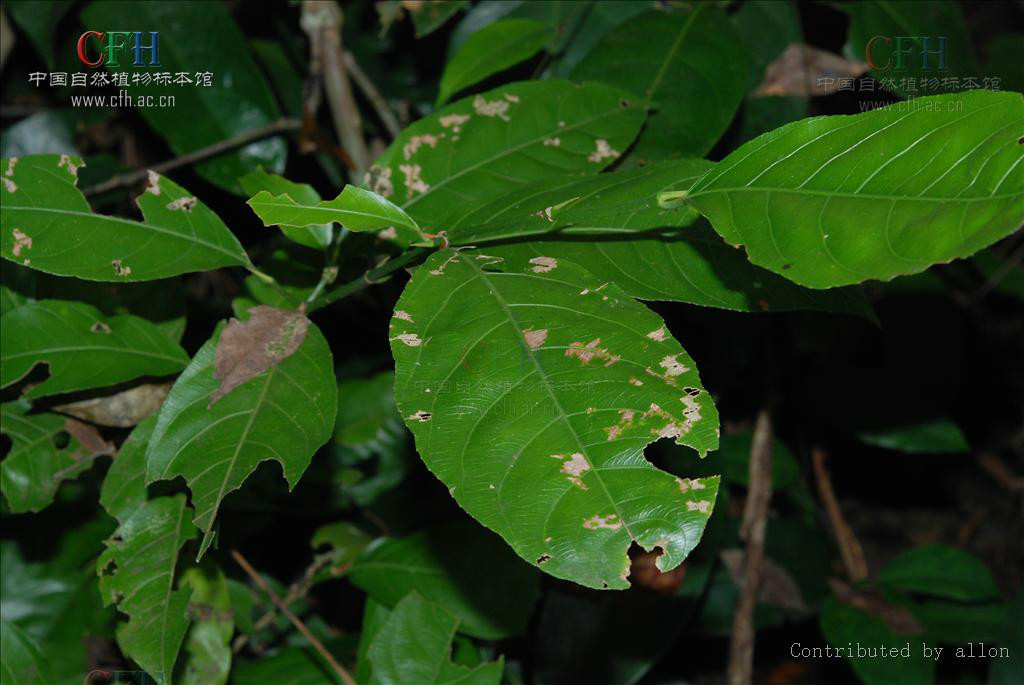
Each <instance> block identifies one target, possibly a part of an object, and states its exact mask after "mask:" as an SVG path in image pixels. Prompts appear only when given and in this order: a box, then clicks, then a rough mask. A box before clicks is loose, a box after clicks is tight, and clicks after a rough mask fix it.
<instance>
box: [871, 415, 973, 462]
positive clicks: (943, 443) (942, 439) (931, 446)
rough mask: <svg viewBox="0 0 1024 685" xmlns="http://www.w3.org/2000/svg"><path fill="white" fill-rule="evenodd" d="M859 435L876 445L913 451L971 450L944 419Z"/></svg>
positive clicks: (954, 426)
mask: <svg viewBox="0 0 1024 685" xmlns="http://www.w3.org/2000/svg"><path fill="white" fill-rule="evenodd" d="M858 437H859V438H860V439H861V440H863V441H864V442H866V443H868V444H869V445H874V446H875V447H884V448H885V449H889V450H898V451H900V452H910V453H912V454H914V453H925V454H939V453H943V452H967V451H968V450H970V446H969V445H968V444H967V439H966V438H965V437H964V434H963V432H961V430H960V427H959V426H957V425H956V424H955V423H953V422H952V421H949V420H945V419H940V420H938V421H929V422H927V423H919V424H915V425H912V426H902V427H900V428H893V429H891V430H887V431H871V432H864V433H860V434H859V435H858Z"/></svg>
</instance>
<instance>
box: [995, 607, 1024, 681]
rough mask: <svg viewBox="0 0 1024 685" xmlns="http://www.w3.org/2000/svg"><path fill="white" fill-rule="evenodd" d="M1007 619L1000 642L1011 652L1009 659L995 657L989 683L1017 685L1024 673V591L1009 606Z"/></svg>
mask: <svg viewBox="0 0 1024 685" xmlns="http://www.w3.org/2000/svg"><path fill="white" fill-rule="evenodd" d="M1007 614H1008V615H1007V619H1006V623H1004V624H1003V630H1002V635H1000V639H999V640H998V642H999V643H1000V646H1002V647H1005V648H1006V649H1007V650H1008V651H1009V652H1010V657H1009V658H1008V659H1003V658H1000V659H993V660H992V665H991V666H990V667H989V672H988V685H1015V683H1016V682H1017V681H1018V680H1020V679H1021V678H1020V676H1021V674H1022V673H1024V593H1020V592H1018V594H1017V598H1016V599H1014V600H1013V601H1012V602H1010V603H1009V604H1008V606H1007Z"/></svg>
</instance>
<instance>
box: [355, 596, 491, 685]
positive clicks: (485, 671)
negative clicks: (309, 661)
mask: <svg viewBox="0 0 1024 685" xmlns="http://www.w3.org/2000/svg"><path fill="white" fill-rule="evenodd" d="M458 625H459V619H458V618H457V617H456V616H454V615H453V614H451V613H449V612H447V611H445V610H444V609H443V608H441V607H440V606H438V605H436V604H433V603H431V602H428V601H427V600H425V599H423V597H421V596H420V595H419V594H418V593H416V592H410V593H409V594H408V595H406V596H405V598H404V599H402V601H400V602H399V603H398V604H397V605H396V606H395V608H394V610H393V611H392V612H391V615H390V616H388V618H387V620H386V621H385V622H384V625H382V626H381V627H380V629H379V630H378V631H377V634H376V636H375V637H374V639H373V642H372V644H371V645H370V648H369V650H368V655H369V659H370V663H371V664H372V667H373V679H372V680H371V681H370V682H371V683H372V684H373V685H409V683H417V685H441V684H444V685H456V684H457V685H498V683H499V682H501V671H502V668H503V666H504V661H503V660H502V659H499V660H498V661H488V662H486V663H483V664H480V665H479V666H477V667H476V668H472V669H471V668H468V667H466V666H460V665H458V664H455V663H452V661H451V652H452V647H451V645H452V638H453V637H454V636H455V631H456V629H457V628H458Z"/></svg>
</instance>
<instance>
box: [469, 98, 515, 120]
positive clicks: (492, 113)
mask: <svg viewBox="0 0 1024 685" xmlns="http://www.w3.org/2000/svg"><path fill="white" fill-rule="evenodd" d="M508 106H509V101H508V100H493V101H491V102H488V101H487V100H485V99H484V98H483V96H481V95H477V96H476V97H475V98H474V99H473V111H475V112H476V113H477V114H479V115H480V116H484V117H498V118H499V119H502V120H503V121H509V117H508Z"/></svg>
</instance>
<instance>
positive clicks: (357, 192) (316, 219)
mask: <svg viewBox="0 0 1024 685" xmlns="http://www.w3.org/2000/svg"><path fill="white" fill-rule="evenodd" d="M248 204H249V206H250V207H252V210H253V211H254V212H256V215H257V216H259V218H260V220H262V221H263V225H264V226H274V225H280V224H286V225H289V226H315V225H318V224H323V223H327V222H331V221H337V222H338V223H339V224H341V225H342V226H344V227H345V228H347V229H348V230H350V231H383V230H387V229H392V230H393V231H394V232H395V237H399V238H401V242H402V243H404V244H405V245H408V244H409V243H410V242H412V241H414V240H424V237H423V232H422V231H420V227H419V226H417V225H416V222H415V221H413V220H412V219H411V218H409V215H407V214H406V213H405V212H403V211H402V210H401V209H400V208H398V207H396V206H395V205H394V204H392V203H391V202H390V201H389V200H387V199H385V198H383V197H381V196H380V195H378V194H377V193H373V192H370V191H369V190H366V189H364V188H358V187H356V186H345V189H344V190H342V191H341V194H340V195H338V197H336V198H334V199H333V200H325V201H319V198H317V200H313V201H310V200H308V199H304V198H302V197H298V198H296V197H295V194H294V193H292V192H286V193H280V194H276V195H275V194H274V193H271V192H268V191H266V190H261V191H260V192H258V193H256V195H254V196H253V197H252V198H250V199H249V203H248Z"/></svg>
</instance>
